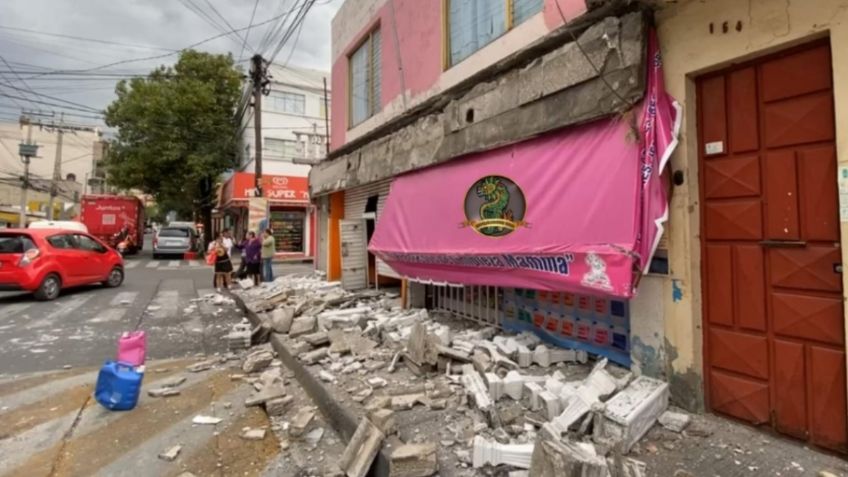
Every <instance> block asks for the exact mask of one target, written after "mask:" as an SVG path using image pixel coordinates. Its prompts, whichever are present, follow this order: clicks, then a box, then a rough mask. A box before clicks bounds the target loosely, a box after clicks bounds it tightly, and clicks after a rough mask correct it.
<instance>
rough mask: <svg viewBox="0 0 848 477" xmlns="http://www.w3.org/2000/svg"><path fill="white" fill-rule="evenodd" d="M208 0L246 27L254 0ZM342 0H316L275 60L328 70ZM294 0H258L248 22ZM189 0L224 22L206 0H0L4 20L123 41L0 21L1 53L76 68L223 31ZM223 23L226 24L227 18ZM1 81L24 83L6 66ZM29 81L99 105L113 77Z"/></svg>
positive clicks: (7, 102)
mask: <svg viewBox="0 0 848 477" xmlns="http://www.w3.org/2000/svg"><path fill="white" fill-rule="evenodd" d="M208 1H209V2H210V3H211V4H212V5H214V7H215V8H216V9H217V10H218V12H220V14H221V15H222V16H223V17H224V18H225V19H226V20H227V22H229V24H230V25H232V26H233V27H234V28H243V27H245V26H247V25H248V24H249V23H250V16H251V12H252V10H253V7H254V0H208ZM342 2H343V0H318V1H317V3H316V4H315V6H314V7H313V8H312V9H311V10H310V12H309V14H308V15H307V17H306V20H305V23H304V25H303V28H302V31H301V32H300V35H299V38H298V40H297V44H296V48H295V49H294V50H292V45H293V41H291V42H289V43H288V44H287V45H285V47H284V48H283V49H282V50H281V52H280V53H279V55H278V56H277V58H276V60H275V61H276V62H284V61H286V60H287V59H288V60H290V64H292V65H296V66H302V67H307V68H314V69H320V70H327V71H329V69H330V21H331V19H332V17H333V15H335V12H336V11H337V10H338V8H339V7H340V6H341V3H342ZM298 3H300V2H299V0H259V3H258V8H257V9H256V16H255V19H254V21H253V23H254V24H257V23H260V22H263V21H266V20H268V19H269V18H272V17H274V16H276V15H278V14H279V12H285V11H287V10H289V9H291V8H292V6H293V5H295V4H298ZM186 4H194V5H196V6H197V7H198V8H199V9H201V10H202V11H203V12H206V13H208V14H209V15H210V16H211V17H212V18H213V19H215V21H216V22H218V23H220V24H221V25H224V22H223V21H222V20H221V19H220V18H218V17H217V15H215V13H214V12H213V11H212V9H211V8H210V6H209V3H207V0H179V1H177V0H74V1H70V0H62V1H57V0H3V1H2V2H0V26H2V27H14V28H26V29H31V30H36V31H39V32H47V33H53V34H60V35H70V36H78V37H86V38H95V39H99V40H104V41H108V42H114V43H119V44H121V45H116V44H102V43H95V42H84V41H77V40H72V39H69V38H58V37H53V36H45V35H38V34H33V33H27V32H21V31H15V30H11V29H6V28H0V55H2V56H3V58H5V59H6V60H7V61H9V62H12V64H13V69H14V70H15V71H21V72H25V71H34V70H38V69H41V68H48V69H59V70H77V69H87V68H92V67H96V66H100V65H104V64H109V63H114V62H117V61H122V60H127V59H137V58H144V57H150V56H155V55H162V54H167V53H168V51H166V50H162V49H171V50H177V49H180V48H184V47H186V46H188V45H190V44H192V43H196V42H198V41H201V40H204V39H206V38H210V37H213V36H215V35H218V34H220V33H221V30H220V29H218V28H216V27H213V26H211V25H209V24H208V23H207V21H205V20H204V19H203V18H202V17H201V16H200V15H199V14H198V13H196V12H193V11H191V10H190V9H189V8H187V7H186ZM273 24H274V23H271V24H269V25H267V26H263V27H257V28H255V29H253V30H251V31H250V34H249V37H248V44H249V45H250V47H248V48H247V49H246V50H245V52H244V54H243V57H244V58H243V63H242V64H245V63H246V62H245V61H244V60H246V59H247V58H249V57H250V56H251V55H252V54H253V51H252V49H251V47H254V48H255V47H258V46H259V45H260V43H261V40H262V39H263V38H264V37H265V34H266V33H267V32H268V30H269V28H270V26H271V25H273ZM222 28H223V29H224V30H228V29H229V28H228V27H226V26H222ZM292 40H293V39H292ZM128 45H139V46H128ZM264 46H265V48H264V50H262V53H264V54H268V53H270V52H271V51H272V50H273V49H274V46H275V45H264ZM153 48H159V49H153ZM197 49H199V50H203V51H209V52H213V53H225V52H231V53H232V54H233V56H234V57H237V58H238V56H239V53H240V51H241V41H238V40H235V39H234V38H228V37H226V38H219V39H216V40H213V41H210V42H208V43H205V44H204V45H202V46H199V47H197ZM175 59H176V55H171V56H168V57H165V58H161V59H156V60H147V61H137V62H130V63H126V64H122V65H118V66H114V67H110V68H107V69H103V70H98V71H99V72H102V73H119V74H145V73H147V72H149V71H150V70H151V69H153V68H154V67H156V66H158V65H161V64H171V63H173V61H174V60H175ZM27 65H32V66H27ZM0 71H3V72H7V71H8V68H7V67H6V66H5V65H3V64H0ZM29 76H32V75H29ZM24 77H27V76H24ZM0 83H10V84H13V85H14V86H15V87H19V88H21V87H24V85H22V84H21V82H20V80H19V79H18V78H17V77H15V76H13V75H11V74H9V73H3V74H0ZM27 83H28V84H29V86H30V87H32V88H33V89H34V90H35V91H36V92H38V93H42V94H47V95H50V96H55V97H58V98H62V99H65V100H67V101H73V102H75V103H81V104H85V105H89V106H92V107H95V108H98V109H102V108H104V107H105V106H106V105H107V104H108V103H109V102H110V101H112V99H114V93H113V88H114V81H113V80H102V79H82V78H78V79H73V80H59V79H55V78H50V77H49V76H44V77H39V78H33V79H31V80H29V81H27ZM0 94H7V95H13V96H20V95H21V92H20V91H16V90H13V89H9V88H6V87H5V86H3V85H1V84H0ZM48 101H49V100H48ZM21 105H23V106H25V107H28V108H32V107H33V106H32V105H31V104H29V103H27V102H25V101H23V100H17V103H16V102H15V101H14V100H12V99H10V98H8V97H3V96H0V118H5V117H8V116H10V115H14V114H17V112H19V111H17V112H16V111H15V109H18V110H19V109H20V108H19V107H20V106H21ZM42 107H45V106H42Z"/></svg>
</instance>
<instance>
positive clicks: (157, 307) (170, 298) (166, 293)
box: [147, 290, 180, 319]
mask: <svg viewBox="0 0 848 477" xmlns="http://www.w3.org/2000/svg"><path fill="white" fill-rule="evenodd" d="M179 305H180V292H179V291H177V290H162V291H160V292H159V293H157V294H156V296H155V297H153V300H152V301H151V302H150V305H148V306H147V312H148V313H149V314H150V316H151V317H152V318H156V319H159V318H170V317H176V316H178V313H177V310H178V308H179ZM151 308H152V309H151Z"/></svg>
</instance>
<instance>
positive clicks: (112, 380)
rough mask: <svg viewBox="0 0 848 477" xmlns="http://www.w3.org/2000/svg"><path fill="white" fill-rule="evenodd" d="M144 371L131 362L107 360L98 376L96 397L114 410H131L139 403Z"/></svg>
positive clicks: (95, 389)
mask: <svg viewBox="0 0 848 477" xmlns="http://www.w3.org/2000/svg"><path fill="white" fill-rule="evenodd" d="M142 378H144V373H141V372H139V371H137V370H136V369H135V368H134V367H133V366H132V365H131V364H129V363H121V362H118V361H106V363H105V364H103V367H102V368H100V374H98V376H97V386H96V387H95V388H94V399H96V400H97V402H99V403H100V404H101V405H102V406H103V407H105V408H106V409H110V410H112V411H129V410H130V409H132V408H134V407H135V405H136V404H138V396H139V394H141V380H142Z"/></svg>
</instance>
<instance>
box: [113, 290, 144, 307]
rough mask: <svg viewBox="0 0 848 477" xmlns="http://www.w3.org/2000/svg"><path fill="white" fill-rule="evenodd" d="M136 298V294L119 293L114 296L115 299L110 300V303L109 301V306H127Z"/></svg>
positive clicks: (128, 292)
mask: <svg viewBox="0 0 848 477" xmlns="http://www.w3.org/2000/svg"><path fill="white" fill-rule="evenodd" d="M136 297H138V292H133V291H125V292H120V293H118V294H117V295H115V298H112V301H110V302H109V304H110V305H112V306H129V305H132V304H133V302H134V301H135V299H136Z"/></svg>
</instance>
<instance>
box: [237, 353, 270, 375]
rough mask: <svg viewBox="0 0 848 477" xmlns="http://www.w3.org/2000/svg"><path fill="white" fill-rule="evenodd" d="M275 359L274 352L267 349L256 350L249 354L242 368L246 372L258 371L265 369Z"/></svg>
mask: <svg viewBox="0 0 848 477" xmlns="http://www.w3.org/2000/svg"><path fill="white" fill-rule="evenodd" d="M271 361H274V354H273V353H271V352H270V351H268V350H266V349H262V350H259V351H254V352H253V353H250V354H249V355H247V358H245V360H244V364H243V365H242V367H241V369H242V370H243V371H244V372H245V373H256V372H259V371H262V370H264V369H265V368H267V367H268V366H270V365H271Z"/></svg>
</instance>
